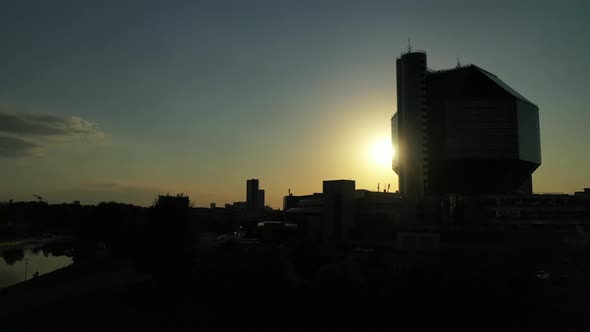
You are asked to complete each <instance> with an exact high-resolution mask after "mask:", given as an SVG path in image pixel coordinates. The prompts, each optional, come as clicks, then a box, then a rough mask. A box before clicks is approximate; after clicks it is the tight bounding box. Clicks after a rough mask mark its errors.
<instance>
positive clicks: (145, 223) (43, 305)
mask: <svg viewBox="0 0 590 332" xmlns="http://www.w3.org/2000/svg"><path fill="white" fill-rule="evenodd" d="M395 68H396V73H397V76H396V77H397V80H396V86H397V112H396V113H395V114H394V115H393V117H392V118H391V137H392V146H393V148H394V151H395V155H394V157H393V160H392V168H393V170H392V172H391V176H392V178H393V177H394V174H397V175H398V176H399V188H398V190H390V189H391V188H390V186H389V185H388V186H385V185H384V186H383V187H379V189H378V190H377V191H374V190H367V189H358V188H357V187H356V182H355V180H353V179H326V180H324V181H323V183H322V192H319V193H318V192H310V193H294V192H291V190H290V189H289V191H288V193H287V195H286V196H284V197H283V206H282V208H280V209H273V208H271V207H270V206H268V205H266V204H265V190H264V189H261V186H262V188H265V187H264V181H265V179H264V177H260V178H259V179H244V181H245V184H244V187H245V195H244V201H238V202H231V203H230V202H228V203H227V204H225V205H224V206H223V207H221V206H220V207H218V206H217V205H216V204H215V203H211V205H210V206H209V207H197V206H195V204H194V203H193V202H192V201H191V197H189V196H187V195H185V194H183V193H178V194H173V195H170V194H165V195H158V196H157V197H155V198H154V202H153V203H152V204H151V205H150V206H149V207H140V206H136V205H131V204H125V203H122V202H102V203H99V204H97V205H84V204H81V203H80V201H75V202H72V203H63V204H48V203H47V202H45V201H44V200H43V197H41V196H39V195H36V196H35V197H36V200H34V201H18V202H17V201H12V200H11V201H7V202H2V203H0V255H1V256H2V258H3V262H1V263H2V265H0V267H1V268H0V317H2V323H0V324H2V325H0V329H1V330H2V331H4V330H5V328H6V330H7V331H8V330H23V331H29V330H79V331H80V330H83V331H86V330H198V329H203V330H225V329H232V330H241V329H246V330H263V329H264V330H266V329H269V330H270V329H272V330H280V331H282V330H304V329H305V330H316V329H317V330H320V329H330V330H332V329H334V330H336V329H342V328H347V329H348V328H352V329H355V330H373V329H376V328H384V329H388V330H395V329H398V330H420V329H443V330H446V329H452V330H469V331H482V330H506V329H507V330H513V329H519V330H545V329H548V330H561V329H562V328H565V327H567V328H570V327H574V329H575V330H585V329H587V328H588V327H589V325H588V322H587V321H586V319H585V318H584V317H585V314H586V313H587V312H588V310H590V306H589V305H588V304H587V302H588V301H587V297H588V295H590V293H588V291H587V288H588V287H587V285H586V284H587V281H588V280H589V278H590V263H589V258H590V188H582V187H583V186H584V184H581V185H580V191H579V192H576V193H575V194H571V195H570V194H558V193H534V190H533V189H534V188H535V187H534V182H533V178H532V174H533V172H534V171H535V170H536V169H537V168H538V167H539V166H540V165H541V143H540V129H539V128H540V126H539V112H543V110H542V109H541V110H539V108H538V107H537V106H536V105H535V104H534V103H533V102H531V101H529V100H528V99H527V98H525V97H524V96H523V95H521V94H520V93H518V92H517V91H516V90H514V89H513V88H511V87H510V86H509V85H508V84H507V83H505V82H504V81H502V80H501V79H500V78H499V77H497V76H495V75H494V74H492V73H490V72H488V71H486V70H484V69H482V68H480V67H478V66H476V65H461V64H459V63H458V64H457V67H456V68H452V69H445V70H433V69H430V68H429V67H428V63H427V56H426V52H424V51H416V50H412V49H411V48H410V49H408V51H407V52H404V53H402V54H401V56H400V57H399V58H397V60H396V62H395ZM359 116H362V114H359ZM343 134H344V133H343ZM394 172H395V173H394ZM285 177H286V178H288V175H287V174H286V175H285ZM266 188H268V187H266ZM394 189H395V188H394ZM33 262H36V263H35V264H36V265H34V264H33ZM23 264H24V265H23ZM21 269H24V271H23V270H21ZM21 271H22V272H21Z"/></svg>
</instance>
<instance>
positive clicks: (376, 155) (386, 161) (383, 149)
mask: <svg viewBox="0 0 590 332" xmlns="http://www.w3.org/2000/svg"><path fill="white" fill-rule="evenodd" d="M394 153H395V152H394V151H393V147H392V146H391V142H390V141H389V139H387V138H383V139H380V140H378V141H375V142H374V143H373V146H372V148H371V155H372V156H373V161H374V162H375V163H376V164H378V165H379V166H391V159H392V158H393V155H394Z"/></svg>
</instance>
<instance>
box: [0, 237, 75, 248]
mask: <svg viewBox="0 0 590 332" xmlns="http://www.w3.org/2000/svg"><path fill="white" fill-rule="evenodd" d="M73 239H74V238H73V237H71V236H66V235H59V236H52V237H28V238H24V239H19V240H0V249H10V248H14V247H22V246H25V245H30V244H36V245H44V244H50V243H58V242H69V241H73Z"/></svg>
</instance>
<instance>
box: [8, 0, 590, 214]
mask: <svg viewBox="0 0 590 332" xmlns="http://www.w3.org/2000/svg"><path fill="white" fill-rule="evenodd" d="M588 12H590V5H589V4H588V3H587V2H586V1H559V2H558V1H452V0H451V1H369V0H365V1H281V0H276V1H223V0H220V1H173V0H168V1H149V0H145V1H139V0H138V1H123V0H118V1H111V0H101V1H90V0H89V1H60V0H55V1H26V0H20V1H3V2H2V4H1V5H0V41H1V43H2V46H1V50H2V52H0V200H8V199H14V200H34V199H35V198H34V197H33V196H32V195H33V194H38V195H41V196H42V197H43V198H44V199H45V200H46V201H48V202H50V203H61V202H71V201H74V200H80V201H81V202H82V203H83V204H93V203H97V202H100V201H111V200H115V201H121V202H128V203H133V204H139V205H149V204H150V203H151V202H152V201H153V200H154V198H155V196H156V195H157V194H165V193H171V194H175V193H180V192H183V193H186V194H188V195H189V196H190V198H191V200H193V201H194V202H195V204H196V205H197V206H208V204H209V203H211V202H215V203H217V204H218V205H223V204H224V203H228V202H229V203H231V202H235V201H244V200H245V195H246V180H247V179H249V178H258V179H260V186H261V188H262V189H265V190H266V200H267V204H269V205H270V206H272V207H275V208H279V207H281V204H282V203H281V202H282V196H284V195H286V194H287V191H288V190H289V189H290V190H291V191H292V192H293V193H294V194H296V195H298V194H309V193H313V192H321V190H322V181H323V180H327V179H353V180H356V186H357V188H364V189H370V190H376V189H377V184H378V183H380V184H381V188H383V184H384V183H389V184H391V188H392V190H394V189H396V188H397V176H396V175H395V173H394V172H393V171H392V170H391V165H390V164H388V163H383V162H379V159H380V158H375V157H374V154H375V152H374V149H375V148H374V147H375V146H379V145H380V144H381V145H382V142H384V141H387V140H389V138H390V118H391V116H392V115H393V114H394V113H395V112H396V106H397V105H396V87H395V62H394V61H395V58H396V57H397V56H399V55H400V53H401V52H403V51H405V50H406V49H407V44H408V38H410V39H411V43H412V46H413V48H414V49H421V50H426V51H427V54H428V67H430V68H433V69H444V68H452V67H454V66H455V65H456V62H457V58H459V60H460V62H461V63H462V64H476V65H478V66H479V67H482V68H484V69H486V70H488V71H490V72H492V73H494V74H495V75H497V76H498V77H499V78H500V79H502V80H503V81H505V82H506V83H508V84H509V85H510V86H511V87H513V88H514V89H515V90H517V91H518V92H520V93H521V94H522V95H524V96H525V97H526V98H527V99H529V100H531V101H532V102H534V103H535V104H537V105H538V106H539V113H540V128H541V151H542V159H543V164H542V165H541V167H540V168H539V169H537V171H536V172H535V173H534V175H533V182H534V191H536V192H565V193H572V192H574V191H577V190H580V189H582V188H583V187H590V172H589V171H588V169H589V167H588V165H589V162H590V155H589V153H588V152H587V151H588V148H587V142H589V139H588V133H587V130H586V127H587V126H588V124H589V123H590V113H589V112H588V107H587V95H588V86H589V83H590V82H589V79H588V74H589V73H590V60H588V59H590V23H589V21H588V20H587V17H586V15H587V13H588Z"/></svg>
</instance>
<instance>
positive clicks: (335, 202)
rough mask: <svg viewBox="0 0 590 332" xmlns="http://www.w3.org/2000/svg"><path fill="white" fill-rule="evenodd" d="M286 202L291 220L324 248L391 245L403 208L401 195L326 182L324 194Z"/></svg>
mask: <svg viewBox="0 0 590 332" xmlns="http://www.w3.org/2000/svg"><path fill="white" fill-rule="evenodd" d="M283 202H284V206H283V208H284V211H285V212H286V214H287V220H288V221H289V222H291V223H294V224H297V226H298V230H299V232H300V233H301V234H302V235H303V236H304V238H305V239H306V240H307V241H311V242H316V243H324V244H325V243H335V242H348V241H363V240H365V239H367V238H371V239H375V238H377V239H379V240H380V241H384V242H386V241H388V240H389V241H390V240H391V239H392V238H393V227H394V225H396V223H397V222H399V220H400V214H401V212H400V211H401V207H402V200H401V199H400V195H399V194H397V193H387V192H371V191H368V190H357V189H356V188H355V182H354V181H352V180H331V181H324V182H323V192H322V193H314V194H312V195H305V196H293V195H289V196H285V197H284V198H283Z"/></svg>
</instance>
